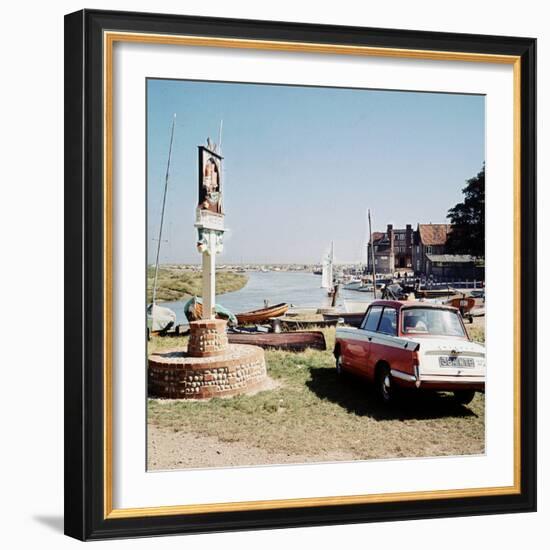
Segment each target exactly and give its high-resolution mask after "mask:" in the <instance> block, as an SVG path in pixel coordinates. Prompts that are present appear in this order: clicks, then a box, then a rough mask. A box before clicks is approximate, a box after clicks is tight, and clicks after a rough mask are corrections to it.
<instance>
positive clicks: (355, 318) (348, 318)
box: [323, 311, 365, 327]
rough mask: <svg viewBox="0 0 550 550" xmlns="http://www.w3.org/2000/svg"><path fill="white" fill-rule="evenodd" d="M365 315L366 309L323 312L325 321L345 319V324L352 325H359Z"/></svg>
mask: <svg viewBox="0 0 550 550" xmlns="http://www.w3.org/2000/svg"><path fill="white" fill-rule="evenodd" d="M364 316H365V312H364V311H363V312H356V313H346V312H341V313H323V318H324V319H325V321H332V320H336V321H338V320H339V319H343V320H344V324H345V325H350V326H352V327H359V326H360V325H361V321H362V320H363V317H364Z"/></svg>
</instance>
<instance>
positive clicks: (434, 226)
mask: <svg viewBox="0 0 550 550" xmlns="http://www.w3.org/2000/svg"><path fill="white" fill-rule="evenodd" d="M450 232H451V225H450V224H448V223H419V224H418V227H417V230H416V231H415V232H414V243H413V246H412V267H413V270H414V272H415V273H416V274H427V273H428V267H429V265H428V262H429V258H428V255H432V254H433V255H441V254H445V252H446V250H445V247H446V244H447V239H448V237H449V234H450Z"/></svg>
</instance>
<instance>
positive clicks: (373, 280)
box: [369, 208, 376, 300]
mask: <svg viewBox="0 0 550 550" xmlns="http://www.w3.org/2000/svg"><path fill="white" fill-rule="evenodd" d="M369 242H370V255H371V261H372V292H373V294H374V299H375V300H376V269H375V267H374V242H373V241H372V226H371V221H370V208H369Z"/></svg>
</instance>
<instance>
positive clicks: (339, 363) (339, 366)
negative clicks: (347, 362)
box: [336, 353, 345, 378]
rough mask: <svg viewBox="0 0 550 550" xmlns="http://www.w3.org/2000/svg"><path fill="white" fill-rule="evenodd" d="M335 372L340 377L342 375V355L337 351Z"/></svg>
mask: <svg viewBox="0 0 550 550" xmlns="http://www.w3.org/2000/svg"><path fill="white" fill-rule="evenodd" d="M336 374H337V375H338V376H340V377H341V378H343V377H344V374H345V372H344V366H343V364H342V356H341V355H340V354H339V353H338V354H337V355H336Z"/></svg>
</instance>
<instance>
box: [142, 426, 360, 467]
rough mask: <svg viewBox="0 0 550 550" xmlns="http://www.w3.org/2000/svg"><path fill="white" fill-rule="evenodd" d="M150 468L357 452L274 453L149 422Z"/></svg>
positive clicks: (325, 458) (319, 458)
mask: <svg viewBox="0 0 550 550" xmlns="http://www.w3.org/2000/svg"><path fill="white" fill-rule="evenodd" d="M148 437H149V444H148V450H149V456H148V461H147V462H148V469H149V470H174V469H182V468H221V467H228V466H251V465H257V464H262V465H263V464H289V463H292V464H299V463H305V462H309V463H311V462H337V461H342V460H344V461H345V460H353V459H354V458H356V457H355V456H354V454H353V453H346V452H343V451H332V452H327V453H323V454H322V455H299V454H290V453H289V454H287V453H280V452H279V453H277V452H270V451H266V450H264V449H260V448H258V447H253V446H248V445H246V444H244V443H240V442H227V441H220V440H219V439H218V438H217V437H210V436H204V435H198V434H193V433H188V432H182V431H179V432H176V431H174V430H173V429H170V428H160V427H158V426H155V425H149V428H148Z"/></svg>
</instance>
